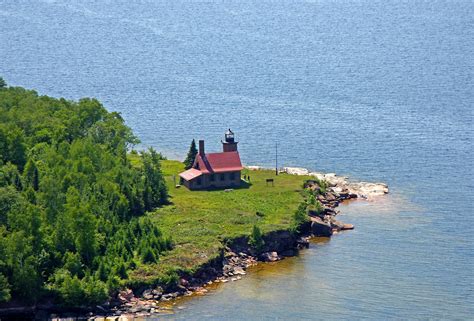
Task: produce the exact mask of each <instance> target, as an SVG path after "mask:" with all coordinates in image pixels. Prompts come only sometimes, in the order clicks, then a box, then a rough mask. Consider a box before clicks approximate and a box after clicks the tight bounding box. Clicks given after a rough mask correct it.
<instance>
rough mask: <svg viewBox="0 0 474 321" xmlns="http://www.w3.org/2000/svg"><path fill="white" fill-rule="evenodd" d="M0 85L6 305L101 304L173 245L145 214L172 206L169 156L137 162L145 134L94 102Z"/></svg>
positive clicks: (1, 276)
mask: <svg viewBox="0 0 474 321" xmlns="http://www.w3.org/2000/svg"><path fill="white" fill-rule="evenodd" d="M2 87H3V88H2V89H1V90H0V301H8V300H11V299H14V300H16V301H20V302H35V301H37V300H41V299H42V297H43V296H46V295H50V294H51V293H54V294H55V297H56V298H58V303H62V304H65V305H71V306H76V305H89V304H97V303H101V302H103V301H104V300H105V299H106V297H107V294H108V292H109V291H111V290H114V289H116V288H117V287H118V286H120V284H121V283H120V282H121V281H120V280H121V279H126V278H127V277H128V274H129V273H130V271H131V269H135V268H137V263H136V262H140V264H148V263H149V262H158V258H159V256H160V253H161V252H162V251H167V250H169V249H170V248H171V242H170V241H169V239H167V238H164V237H162V235H161V232H160V231H159V230H158V229H157V228H156V226H155V225H154V224H153V223H152V222H151V221H150V220H148V219H146V218H143V217H141V216H143V215H144V214H145V212H146V211H149V210H152V209H154V208H157V207H159V206H162V205H163V204H166V203H167V200H168V191H167V187H166V184H165V181H164V178H163V175H162V173H161V160H162V159H163V157H162V156H161V155H160V154H159V153H157V152H156V151H154V150H152V149H150V150H148V151H144V152H142V153H141V154H140V158H141V161H140V163H139V164H133V165H132V164H131V162H130V161H129V159H128V157H127V151H128V150H129V148H131V147H132V146H133V145H134V144H136V143H137V142H138V140H137V139H136V138H135V137H134V136H133V134H132V132H131V130H130V129H129V128H128V127H127V126H126V125H125V124H124V121H123V119H122V117H121V116H120V114H118V113H109V112H107V110H106V109H105V108H104V107H103V106H102V105H101V104H100V103H99V102H98V101H97V100H95V99H81V100H79V101H78V102H73V101H67V100H65V99H54V98H50V97H46V96H38V95H37V94H36V93H35V92H34V91H27V90H25V89H23V88H19V87H6V86H5V85H4V86H2ZM148 252H149V253H151V255H149V254H147V253H148ZM145 254H146V255H145ZM144 256H147V257H148V256H149V258H147V260H144V262H145V263H141V262H142V258H143V257H144ZM151 257H153V258H154V259H151Z"/></svg>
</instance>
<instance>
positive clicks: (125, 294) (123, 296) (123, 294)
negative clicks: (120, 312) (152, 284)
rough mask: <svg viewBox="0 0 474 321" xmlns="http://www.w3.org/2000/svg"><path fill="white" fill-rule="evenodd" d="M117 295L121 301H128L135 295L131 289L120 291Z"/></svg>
mask: <svg viewBox="0 0 474 321" xmlns="http://www.w3.org/2000/svg"><path fill="white" fill-rule="evenodd" d="M117 297H118V299H119V300H120V301H121V302H130V301H131V300H132V299H133V298H134V297H135V295H134V294H133V291H132V290H131V289H125V290H122V291H120V292H119V293H118V296H117Z"/></svg>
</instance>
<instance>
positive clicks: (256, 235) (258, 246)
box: [249, 225, 265, 253]
mask: <svg viewBox="0 0 474 321" xmlns="http://www.w3.org/2000/svg"><path fill="white" fill-rule="evenodd" d="M249 245H250V246H251V247H252V248H253V249H254V250H255V251H256V252H257V253H261V252H262V249H263V246H264V245H265V241H264V240H263V236H262V232H261V231H260V229H259V228H258V226H257V225H254V226H253V229H252V234H251V235H250V239H249Z"/></svg>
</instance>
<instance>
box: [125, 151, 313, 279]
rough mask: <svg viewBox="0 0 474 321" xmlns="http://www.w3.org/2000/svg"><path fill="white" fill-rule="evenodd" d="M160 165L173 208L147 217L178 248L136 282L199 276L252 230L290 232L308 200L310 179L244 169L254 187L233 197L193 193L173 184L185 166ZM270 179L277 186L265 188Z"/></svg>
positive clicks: (143, 271)
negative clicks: (227, 245)
mask: <svg viewBox="0 0 474 321" xmlns="http://www.w3.org/2000/svg"><path fill="white" fill-rule="evenodd" d="M132 157H133V156H132ZM132 161H133V160H132ZM161 164H162V171H163V174H164V175H165V177H166V181H167V184H168V188H169V194H170V196H171V199H170V201H171V204H170V205H167V206H164V207H162V208H160V209H157V210H156V211H154V212H152V213H149V214H148V216H149V217H150V218H152V220H153V221H154V222H156V224H157V226H158V227H159V229H160V230H161V231H162V232H163V234H164V235H165V236H171V237H172V239H173V242H174V243H175V248H174V249H173V250H172V251H170V252H168V253H167V254H166V255H164V256H162V257H161V258H160V261H159V263H158V264H156V265H152V266H144V267H141V268H139V269H137V270H136V271H134V273H133V274H132V275H131V279H132V282H140V283H143V282H144V283H148V284H151V283H155V282H156V281H157V280H160V279H161V280H163V277H164V276H165V275H167V274H169V273H170V272H171V271H174V270H178V269H179V270H185V271H194V270H195V269H196V268H198V267H199V266H201V265H202V264H205V263H207V262H208V261H209V260H210V259H212V258H215V257H217V256H218V255H219V252H220V249H221V248H222V243H221V241H222V240H224V239H227V238H233V237H238V236H243V235H250V233H251V231H252V227H253V225H258V226H259V227H260V229H261V230H262V232H263V233H266V232H270V231H274V230H280V229H288V228H290V226H291V223H292V217H293V214H294V212H295V210H296V209H297V207H298V205H299V204H300V202H301V201H302V200H303V196H302V193H301V192H302V185H303V181H304V180H305V179H309V178H310V177H305V176H296V175H288V174H281V175H278V176H275V173H274V171H272V170H259V171H250V170H247V169H245V170H244V171H243V173H242V176H243V175H244V174H247V175H250V180H251V183H250V184H249V185H248V186H246V187H244V188H240V189H235V190H233V191H231V192H225V191H224V190H216V191H189V190H188V189H186V188H185V187H184V186H182V187H181V188H176V187H175V184H174V179H173V176H175V178H176V181H178V180H179V176H178V174H179V173H180V172H181V171H183V170H184V165H183V164H182V163H181V162H178V161H172V160H165V161H162V163H161ZM267 178H273V179H274V180H275V184H274V186H271V185H269V186H267V185H266V179H267ZM257 212H258V214H257Z"/></svg>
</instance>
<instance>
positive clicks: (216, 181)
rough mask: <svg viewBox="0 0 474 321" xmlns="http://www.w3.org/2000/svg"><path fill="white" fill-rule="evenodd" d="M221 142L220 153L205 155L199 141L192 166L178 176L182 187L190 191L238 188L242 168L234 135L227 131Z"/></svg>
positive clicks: (202, 144)
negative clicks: (221, 150)
mask: <svg viewBox="0 0 474 321" xmlns="http://www.w3.org/2000/svg"><path fill="white" fill-rule="evenodd" d="M221 142H222V149H223V152H222V153H208V154H206V153H205V150H204V141H203V140H200V141H199V150H198V154H197V155H196V158H195V159H194V163H193V166H192V167H191V168H190V169H188V170H187V171H184V172H182V173H180V174H179V176H180V178H181V179H180V182H181V184H182V185H184V186H186V187H187V188H189V189H190V190H197V189H212V188H232V187H239V186H240V184H241V178H240V175H241V171H242V169H243V167H242V163H241V162H240V155H239V152H238V151H237V142H236V141H235V137H234V133H233V132H232V131H231V130H230V129H229V130H228V131H227V132H226V133H225V139H224V141H221Z"/></svg>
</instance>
